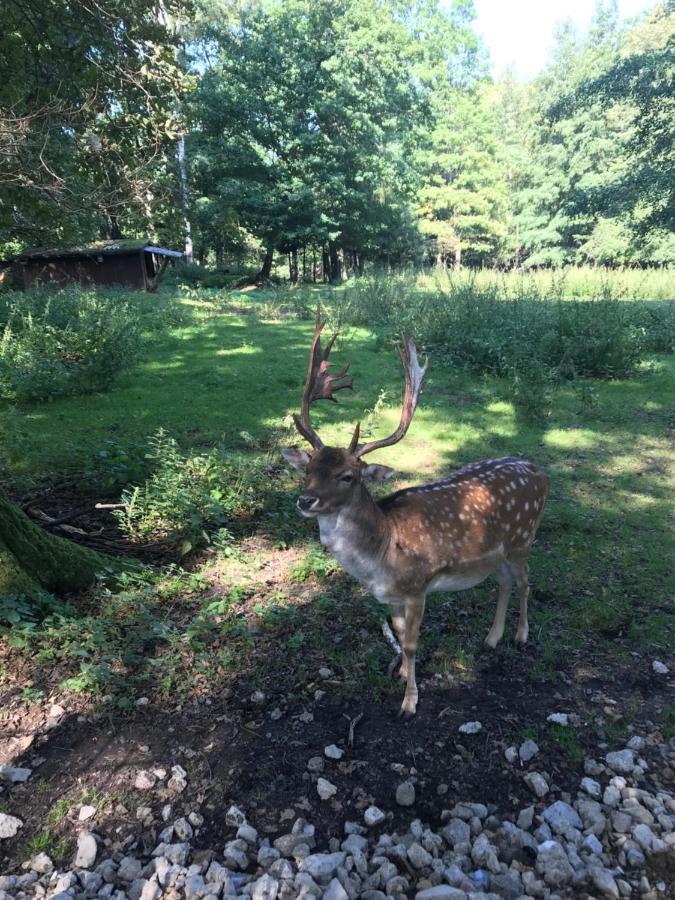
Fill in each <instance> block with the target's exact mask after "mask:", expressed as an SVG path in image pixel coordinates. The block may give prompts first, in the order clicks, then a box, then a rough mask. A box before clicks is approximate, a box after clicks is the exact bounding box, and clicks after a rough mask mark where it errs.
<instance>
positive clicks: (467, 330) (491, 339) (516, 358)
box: [346, 277, 671, 383]
mask: <svg viewBox="0 0 675 900" xmlns="http://www.w3.org/2000/svg"><path fill="white" fill-rule="evenodd" d="M660 315H661V318H658V314H657V313H655V312H654V311H651V312H650V313H649V315H648V314H647V313H645V312H644V311H641V312H640V313H638V312H636V304H634V303H631V302H627V301H621V300H616V299H612V298H608V297H602V298H600V299H598V300H587V301H582V300H571V299H570V300H565V299H561V298H558V299H553V300H542V299H539V298H537V297H536V296H535V295H534V294H533V293H532V292H531V291H530V290H529V289H528V290H527V291H524V292H523V293H522V294H521V295H519V296H518V295H516V296H512V297H508V298H503V297H502V295H501V293H500V291H499V287H498V284H497V282H493V283H488V284H485V285H484V286H478V284H477V283H476V282H475V281H474V280H471V279H469V280H467V279H461V280H458V281H453V280H451V279H447V280H445V281H444V282H441V283H439V284H437V286H436V287H435V288H427V290H423V291H422V290H419V289H417V288H416V286H415V284H414V282H412V281H411V280H410V279H406V278H395V277H394V278H390V279H388V280H387V281H379V280H376V279H362V280H361V281H360V282H358V283H357V284H356V285H355V286H354V287H353V288H352V289H351V296H350V298H349V303H348V305H347V309H346V316H347V318H348V320H349V321H352V322H354V323H356V324H363V325H366V324H367V325H370V326H371V327H373V326H374V327H375V328H376V329H377V328H380V329H382V328H385V329H386V330H387V331H392V330H393V329H394V327H402V328H404V330H406V331H408V332H409V333H410V334H413V335H415V336H416V337H417V338H418V340H420V341H421V342H423V343H426V344H427V345H432V346H435V347H436V348H437V350H438V351H440V353H441V354H442V355H443V356H445V358H446V359H447V361H448V362H449V363H450V364H453V365H460V366H464V367H466V368H468V369H470V370H472V371H477V372H480V373H483V372H490V373H492V374H495V375H502V376H504V375H506V376H510V377H512V378H515V379H519V380H520V382H521V383H522V382H528V381H531V380H532V378H531V373H532V372H533V371H534V372H537V373H542V374H543V373H546V374H545V378H544V380H545V381H546V380H550V379H551V378H553V379H559V378H570V377H575V376H586V377H591V378H617V377H624V376H629V375H631V374H633V373H634V372H635V370H636V369H637V367H638V366H639V364H640V361H641V359H642V358H643V356H644V354H645V352H646V351H647V350H648V349H650V348H651V346H654V345H655V344H658V343H659V342H661V341H663V340H664V338H663V335H664V332H665V331H666V330H667V329H668V328H669V327H671V326H669V324H668V314H667V313H666V312H662V313H661V314H660ZM641 320H647V322H648V324H649V326H650V331H649V334H648V332H647V327H646V325H645V324H644V323H643V322H642V321H641Z"/></svg>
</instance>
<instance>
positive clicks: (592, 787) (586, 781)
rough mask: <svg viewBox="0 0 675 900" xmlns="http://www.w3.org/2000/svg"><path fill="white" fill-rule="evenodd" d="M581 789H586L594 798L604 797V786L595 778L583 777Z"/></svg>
mask: <svg viewBox="0 0 675 900" xmlns="http://www.w3.org/2000/svg"><path fill="white" fill-rule="evenodd" d="M581 790H582V791H586V793H587V794H588V796H589V797H593V799H594V800H599V799H600V797H602V787H601V786H600V784H598V782H597V781H595V780H594V779H593V778H582V779H581Z"/></svg>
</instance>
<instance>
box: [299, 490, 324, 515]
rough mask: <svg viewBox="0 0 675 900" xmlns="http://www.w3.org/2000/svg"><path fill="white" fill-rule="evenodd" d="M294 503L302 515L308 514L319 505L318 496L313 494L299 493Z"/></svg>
mask: <svg viewBox="0 0 675 900" xmlns="http://www.w3.org/2000/svg"><path fill="white" fill-rule="evenodd" d="M296 505H297V507H298V509H299V510H300V512H301V513H302V515H303V516H309V515H311V514H312V512H313V511H314V509H315V507H316V506H318V505H319V498H318V497H315V496H314V495H313V494H300V496H299V497H298V502H297V504H296Z"/></svg>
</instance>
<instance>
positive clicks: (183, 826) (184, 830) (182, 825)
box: [173, 817, 239, 841]
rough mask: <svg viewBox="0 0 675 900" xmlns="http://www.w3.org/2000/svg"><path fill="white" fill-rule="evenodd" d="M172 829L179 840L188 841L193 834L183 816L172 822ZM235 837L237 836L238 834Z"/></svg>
mask: <svg viewBox="0 0 675 900" xmlns="http://www.w3.org/2000/svg"><path fill="white" fill-rule="evenodd" d="M173 830H174V831H175V832H176V837H177V838H178V840H179V841H189V840H190V839H191V838H192V836H193V835H194V831H193V828H192V825H190V823H189V822H188V820H187V819H186V818H184V817H181V818H180V819H176V821H175V822H174V823H173ZM237 837H239V835H238V834H237Z"/></svg>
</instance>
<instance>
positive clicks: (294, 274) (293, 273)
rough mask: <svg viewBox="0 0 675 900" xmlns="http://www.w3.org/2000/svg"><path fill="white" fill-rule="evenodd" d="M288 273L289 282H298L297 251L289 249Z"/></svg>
mask: <svg viewBox="0 0 675 900" xmlns="http://www.w3.org/2000/svg"><path fill="white" fill-rule="evenodd" d="M288 273H289V275H290V279H291V284H297V283H298V251H297V250H291V252H290V253H289V254H288Z"/></svg>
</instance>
